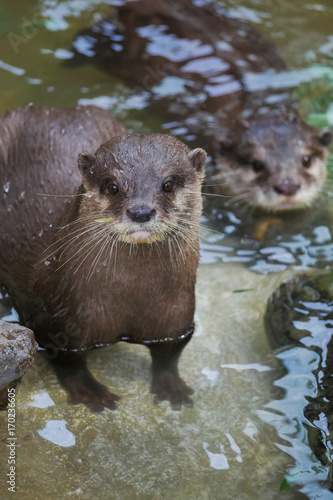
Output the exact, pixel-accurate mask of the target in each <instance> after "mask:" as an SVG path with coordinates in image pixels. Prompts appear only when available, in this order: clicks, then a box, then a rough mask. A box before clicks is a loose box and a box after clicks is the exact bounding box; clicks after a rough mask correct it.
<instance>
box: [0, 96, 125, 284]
mask: <svg viewBox="0 0 333 500" xmlns="http://www.w3.org/2000/svg"><path fill="white" fill-rule="evenodd" d="M124 133H126V129H125V127H124V126H123V125H121V124H120V123H119V122H118V121H117V120H116V119H115V118H113V117H112V116H111V115H110V114H109V113H108V112H107V111H105V110H102V109H99V108H96V107H93V106H86V107H84V106H78V107H76V108H70V109H64V108H63V109H55V108H46V107H37V106H29V107H26V108H20V109H18V110H16V111H11V112H7V113H6V114H5V115H3V116H2V117H1V119H0V179H1V186H2V193H1V196H0V217H1V221H2V223H1V232H0V281H4V277H7V276H10V282H12V283H15V281H16V280H15V276H16V275H17V274H20V281H21V282H22V274H23V275H25V276H26V279H25V280H23V281H26V282H27V284H28V281H29V269H30V268H31V266H34V265H35V264H36V260H38V259H39V258H40V255H41V254H42V252H43V250H44V249H45V247H46V246H47V244H48V241H49V238H48V234H51V233H52V232H53V231H54V227H55V226H56V225H57V222H58V220H59V218H60V216H61V215H62V213H63V212H64V210H66V205H67V204H68V202H69V201H70V200H71V199H72V195H74V194H75V192H76V191H77V189H78V187H79V186H80V184H81V177H80V174H79V170H78V168H77V156H78V153H79V152H80V151H82V150H87V151H88V152H91V153H93V152H94V151H95V150H96V149H97V148H98V147H99V146H100V144H101V143H103V142H105V141H106V140H108V139H110V138H111V137H113V136H117V135H121V134H124ZM64 195H66V196H64ZM67 196H68V198H67ZM5 281H8V280H7V279H6V280H5ZM14 286H15V285H14Z"/></svg>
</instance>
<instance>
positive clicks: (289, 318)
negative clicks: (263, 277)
mask: <svg viewBox="0 0 333 500" xmlns="http://www.w3.org/2000/svg"><path fill="white" fill-rule="evenodd" d="M332 278H333V276H332V273H331V272H330V273H327V274H320V275H318V276H317V277H315V276H314V275H313V276H312V277H311V276H305V275H302V276H300V277H297V278H294V279H293V280H291V281H289V282H286V283H284V284H282V285H281V286H280V287H279V288H278V289H277V290H276V291H275V292H274V294H273V295H272V297H271V299H270V301H269V304H268V307H267V311H266V316H265V327H266V333H267V336H268V339H269V341H270V343H271V345H272V347H273V348H274V349H278V348H280V350H279V351H278V354H277V358H278V359H279V360H280V361H281V363H282V364H283V366H284V367H285V375H284V377H282V378H281V379H279V380H277V381H276V385H277V386H279V387H281V388H283V389H284V390H285V396H284V398H283V400H282V401H277V402H275V403H274V404H270V405H269V407H270V408H275V409H276V410H278V411H282V410H283V411H284V412H285V414H286V415H287V416H288V417H289V418H290V419H292V420H293V422H294V423H295V431H296V427H297V426H300V429H303V430H302V432H301V435H303V437H302V439H301V441H303V442H304V443H306V442H308V443H309V445H310V447H311V449H312V452H313V454H314V455H315V457H316V458H317V460H318V461H319V462H320V463H321V464H322V466H323V468H322V473H323V472H324V470H325V469H326V471H327V472H326V476H327V480H326V484H327V487H328V488H329V489H330V490H332V491H333V464H332V458H333V455H332V450H333V440H332V433H333V427H332V426H333V385H332V376H333V375H332V373H333V337H332V332H333V330H332V329H333V288H332ZM281 348H283V350H281ZM286 348H287V350H286ZM300 410H301V411H300ZM301 435H300V433H299V432H298V435H297V439H300V438H301ZM301 441H300V442H299V444H298V446H300V447H302V444H301ZM302 463H303V464H304V459H303V460H302ZM303 467H305V468H306V467H307V465H305V464H304V465H303ZM295 474H296V472H294V475H295ZM295 479H296V478H294V480H295ZM298 481H300V479H298Z"/></svg>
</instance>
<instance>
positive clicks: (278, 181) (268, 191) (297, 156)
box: [211, 116, 332, 212]
mask: <svg viewBox="0 0 333 500" xmlns="http://www.w3.org/2000/svg"><path fill="white" fill-rule="evenodd" d="M331 140H332V134H331V132H330V131H322V132H318V131H316V130H315V129H314V128H313V127H311V126H309V125H308V124H307V123H305V122H304V121H302V120H300V119H299V118H298V117H297V116H293V117H286V118H285V119H284V117H283V116H281V117H280V118H279V119H278V118H262V119H260V120H252V121H251V122H248V121H244V120H243V121H238V122H237V123H236V124H235V125H234V126H233V127H232V128H231V130H230V132H229V135H228V138H227V140H225V141H224V143H223V151H222V152H221V160H220V165H219V166H218V167H217V169H216V171H215V173H214V174H213V175H212V176H211V182H212V183H213V187H214V184H216V185H217V186H219V185H222V186H223V193H224V195H225V196H226V197H229V199H230V200H231V202H232V204H233V206H235V204H237V203H238V205H240V206H242V205H243V206H244V205H246V207H251V208H254V209H260V210H262V211H264V212H283V211H286V210H288V211H289V210H293V209H303V208H307V207H310V206H311V205H312V204H313V203H314V201H315V200H316V199H317V197H318V196H319V195H320V193H321V192H322V190H323V187H324V183H325V180H326V175H327V167H326V160H327V157H328V155H329V145H330V143H331ZM216 191H217V192H220V191H221V188H218V189H216ZM226 205H228V202H226Z"/></svg>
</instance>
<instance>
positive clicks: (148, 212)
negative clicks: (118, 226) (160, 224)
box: [126, 205, 156, 222]
mask: <svg viewBox="0 0 333 500" xmlns="http://www.w3.org/2000/svg"><path fill="white" fill-rule="evenodd" d="M155 214H156V210H155V208H152V207H150V206H148V205H140V206H134V207H133V208H131V209H128V210H126V215H127V217H129V218H130V219H131V220H132V221H133V222H148V221H150V219H151V218H152V217H154V215H155Z"/></svg>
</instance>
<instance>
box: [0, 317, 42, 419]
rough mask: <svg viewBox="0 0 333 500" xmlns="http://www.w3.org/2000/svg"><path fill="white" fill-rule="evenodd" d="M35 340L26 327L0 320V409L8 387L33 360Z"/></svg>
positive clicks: (12, 385)
mask: <svg viewBox="0 0 333 500" xmlns="http://www.w3.org/2000/svg"><path fill="white" fill-rule="evenodd" d="M36 350H37V342H36V341H35V337H34V334H33V332H32V331H31V330H29V329H28V328H25V327H23V326H20V325H17V324H14V323H7V322H6V321H1V320H0V409H1V408H5V407H6V406H7V402H8V389H10V388H12V387H15V386H16V385H17V383H18V382H19V380H20V379H21V377H22V376H23V375H24V374H25V373H26V371H27V370H28V368H29V366H30V365H31V364H32V363H33V361H34V352H35V351H36Z"/></svg>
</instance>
